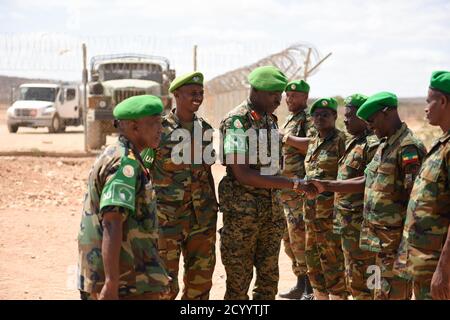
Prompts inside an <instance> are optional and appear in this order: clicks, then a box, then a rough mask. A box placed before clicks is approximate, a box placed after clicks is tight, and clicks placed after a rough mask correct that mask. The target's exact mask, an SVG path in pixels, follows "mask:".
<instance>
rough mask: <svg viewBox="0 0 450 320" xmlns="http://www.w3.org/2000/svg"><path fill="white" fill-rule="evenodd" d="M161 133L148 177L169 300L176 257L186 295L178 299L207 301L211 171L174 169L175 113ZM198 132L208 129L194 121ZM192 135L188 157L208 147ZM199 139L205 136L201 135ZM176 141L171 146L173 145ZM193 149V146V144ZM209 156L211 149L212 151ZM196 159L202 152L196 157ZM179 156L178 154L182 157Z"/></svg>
mask: <svg viewBox="0 0 450 320" xmlns="http://www.w3.org/2000/svg"><path fill="white" fill-rule="evenodd" d="M162 126H163V133H162V138H161V143H160V146H159V148H158V149H157V150H156V159H155V162H154V166H153V170H152V174H153V177H154V180H155V190H156V196H157V199H158V217H159V220H160V225H161V242H162V243H165V247H166V248H165V249H166V251H167V253H166V254H165V255H164V256H163V257H164V260H165V262H166V264H167V267H168V269H169V274H170V276H171V277H172V278H173V279H174V280H173V288H172V293H173V298H175V297H176V296H177V294H178V292H179V285H178V269H179V263H180V254H181V253H182V254H183V259H184V290H183V296H182V299H189V300H191V299H208V298H209V292H210V290H211V286H212V275H213V272H214V267H215V264H216V255H215V243H216V224H217V210H218V208H217V202H216V198H215V189H214V187H213V186H212V175H211V173H210V172H211V167H210V165H207V164H205V163H204V159H203V157H201V158H200V159H197V160H198V161H201V163H200V164H195V163H194V161H192V163H193V164H184V163H181V164H176V163H174V161H173V160H174V159H172V150H173V149H174V147H175V146H177V145H179V144H180V142H179V139H178V138H177V137H175V134H176V132H178V133H179V132H180V131H176V130H178V129H182V126H181V123H180V121H179V119H178V117H177V116H176V115H175V109H174V110H172V111H171V112H170V113H169V114H168V115H167V116H165V117H164V118H163V122H162ZM195 127H197V128H198V129H199V130H200V129H201V130H202V132H204V131H205V130H208V129H211V126H210V125H209V124H208V123H207V122H206V121H204V120H203V119H201V118H197V116H194V120H193V128H194V129H195ZM192 137H193V134H192V132H191V144H190V148H191V156H192V158H193V157H194V153H193V150H194V149H195V150H201V155H203V151H204V150H205V148H206V147H207V146H208V145H209V144H210V143H209V142H201V143H202V144H199V143H200V141H193V140H194V139H193V138H192ZM201 137H203V134H202V135H201ZM172 139H174V140H175V141H172ZM195 143H196V144H197V146H194V144H195ZM212 151H213V150H212ZM199 154H200V153H199ZM180 155H182V152H180Z"/></svg>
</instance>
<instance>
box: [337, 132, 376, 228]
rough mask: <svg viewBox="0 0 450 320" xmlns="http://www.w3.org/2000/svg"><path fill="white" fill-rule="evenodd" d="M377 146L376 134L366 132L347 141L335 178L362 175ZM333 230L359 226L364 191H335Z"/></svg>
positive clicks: (345, 178)
mask: <svg viewBox="0 0 450 320" xmlns="http://www.w3.org/2000/svg"><path fill="white" fill-rule="evenodd" d="M378 146H379V141H378V139H377V137H376V136H374V135H370V136H369V135H368V134H367V132H366V133H364V134H363V135H361V136H359V137H353V138H352V139H351V140H349V141H348V143H347V146H346V149H345V152H344V155H343V157H342V158H341V159H340V160H339V169H338V174H337V180H349V179H353V178H357V177H362V176H364V170H365V169H366V166H367V165H368V164H369V163H370V162H371V161H372V158H373V156H374V154H375V152H376V150H377V148H378ZM334 205H335V207H334V215H335V221H334V230H335V232H338V233H341V232H342V231H343V230H344V229H345V228H346V227H347V226H352V227H355V228H357V229H359V228H360V226H361V223H362V220H363V209H364V192H361V193H338V192H337V193H336V194H335V199H334Z"/></svg>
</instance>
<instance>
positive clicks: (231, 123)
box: [219, 101, 281, 207]
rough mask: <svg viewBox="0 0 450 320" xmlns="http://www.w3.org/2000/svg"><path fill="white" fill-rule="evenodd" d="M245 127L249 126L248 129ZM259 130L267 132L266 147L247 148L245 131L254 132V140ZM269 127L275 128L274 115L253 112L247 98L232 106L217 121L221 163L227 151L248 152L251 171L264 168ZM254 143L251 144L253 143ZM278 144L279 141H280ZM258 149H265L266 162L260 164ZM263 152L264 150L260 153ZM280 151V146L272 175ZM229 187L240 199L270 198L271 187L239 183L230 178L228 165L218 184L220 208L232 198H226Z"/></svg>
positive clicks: (231, 173) (269, 142) (277, 168)
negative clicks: (220, 140)
mask: <svg viewBox="0 0 450 320" xmlns="http://www.w3.org/2000/svg"><path fill="white" fill-rule="evenodd" d="M249 129H253V130H251V131H249ZM261 130H265V131H264V132H266V133H267V137H268V139H267V140H266V141H267V143H266V146H267V147H268V150H260V146H261V144H260V143H258V144H257V149H255V150H253V152H252V150H250V149H249V144H251V143H252V142H251V141H249V139H248V138H246V134H248V133H249V132H253V133H255V136H253V138H255V140H256V141H257V139H258V137H259V138H261V136H260V135H261V132H262V131H261ZM272 130H277V131H278V125H277V123H276V118H274V117H273V116H272V115H269V114H264V115H260V114H258V113H257V112H256V111H254V110H253V107H252V104H251V103H250V102H249V101H245V102H243V103H242V104H240V105H239V106H237V107H236V108H235V109H233V110H232V111H230V112H229V113H228V115H227V116H226V117H225V119H223V120H222V122H221V123H220V132H221V134H222V137H224V143H223V153H222V154H223V155H224V160H223V164H224V165H226V161H225V157H226V155H227V154H235V153H236V154H246V155H249V156H250V158H253V160H252V159H251V160H252V161H251V162H252V164H250V168H251V169H253V170H258V171H259V170H261V169H262V168H264V167H269V166H270V157H271V155H270V149H271V141H270V140H271V139H270V136H271V132H272ZM253 146H255V144H253ZM280 146H281V144H280ZM261 151H267V152H266V153H265V155H266V156H267V158H268V159H266V160H268V163H261V158H260V157H259V156H258V155H260V154H261ZM262 153H264V152H262ZM280 153H281V149H278V154H277V157H278V161H277V164H276V168H275V169H274V171H276V172H274V174H277V173H279V172H280V170H279V169H280V159H279V158H280ZM230 190H233V192H234V193H235V194H236V195H240V196H242V197H244V198H247V197H248V198H251V199H253V198H254V197H263V198H266V199H267V200H270V201H271V198H272V190H271V189H264V188H255V187H252V186H248V185H244V184H241V183H240V182H239V181H238V180H237V179H236V177H234V175H233V172H232V170H231V167H229V166H227V169H226V175H225V177H224V178H223V179H222V181H221V183H220V185H219V195H220V205H221V207H222V206H223V205H225V203H224V202H228V200H226V199H229V200H230V201H234V200H233V199H232V198H229V197H228V196H229V195H230Z"/></svg>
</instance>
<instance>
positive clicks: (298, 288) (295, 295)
mask: <svg viewBox="0 0 450 320" xmlns="http://www.w3.org/2000/svg"><path fill="white" fill-rule="evenodd" d="M305 277H306V276H300V277H298V278H297V284H296V285H295V287H293V288H291V289H290V290H289V291H288V292H285V293H281V294H280V297H281V298H284V299H292V300H299V299H301V298H302V297H303V293H304V292H305Z"/></svg>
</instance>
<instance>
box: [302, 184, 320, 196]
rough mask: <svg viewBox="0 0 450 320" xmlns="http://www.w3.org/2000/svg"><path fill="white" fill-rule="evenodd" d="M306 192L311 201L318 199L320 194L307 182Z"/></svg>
mask: <svg viewBox="0 0 450 320" xmlns="http://www.w3.org/2000/svg"><path fill="white" fill-rule="evenodd" d="M305 192H306V198H307V199H309V200H314V199H315V198H317V194H318V193H319V192H318V191H317V188H316V187H315V186H314V184H312V183H311V182H309V181H308V182H305Z"/></svg>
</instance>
